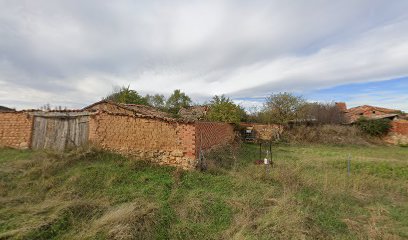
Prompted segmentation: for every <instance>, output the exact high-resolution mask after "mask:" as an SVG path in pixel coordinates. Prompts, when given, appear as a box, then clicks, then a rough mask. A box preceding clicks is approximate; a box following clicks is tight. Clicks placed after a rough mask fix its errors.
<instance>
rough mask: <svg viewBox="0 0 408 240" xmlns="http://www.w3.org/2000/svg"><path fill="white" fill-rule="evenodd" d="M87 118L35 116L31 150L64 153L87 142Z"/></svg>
mask: <svg viewBox="0 0 408 240" xmlns="http://www.w3.org/2000/svg"><path fill="white" fill-rule="evenodd" d="M88 129H89V117H88V116H75V117H54V116H52V117H50V116H35V117H34V126H33V137H32V145H31V147H32V148H33V149H52V150H56V151H64V150H66V149H71V148H75V147H79V146H83V145H84V144H86V143H87V142H88Z"/></svg>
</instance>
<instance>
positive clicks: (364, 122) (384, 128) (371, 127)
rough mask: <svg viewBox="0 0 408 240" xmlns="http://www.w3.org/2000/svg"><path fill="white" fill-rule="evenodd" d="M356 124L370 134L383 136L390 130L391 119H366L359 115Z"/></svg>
mask: <svg viewBox="0 0 408 240" xmlns="http://www.w3.org/2000/svg"><path fill="white" fill-rule="evenodd" d="M357 126H358V127H359V128H360V129H361V130H362V131H363V132H365V133H367V134H369V135H371V136H377V137H378V136H383V135H386V134H387V133H388V132H389V131H390V130H391V127H392V126H391V120H389V119H374V120H371V119H367V118H364V117H361V118H360V119H358V121H357Z"/></svg>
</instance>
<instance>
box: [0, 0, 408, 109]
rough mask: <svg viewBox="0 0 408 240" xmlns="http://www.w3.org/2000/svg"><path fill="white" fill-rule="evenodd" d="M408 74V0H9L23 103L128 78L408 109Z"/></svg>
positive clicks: (7, 79) (6, 17) (2, 34)
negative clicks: (295, 94) (397, 86)
mask: <svg viewBox="0 0 408 240" xmlns="http://www.w3.org/2000/svg"><path fill="white" fill-rule="evenodd" d="M407 76H408V1H406V0H400V1H398V0H381V1H380V0H342V1H332V0H327V1H323V0H320V1H317V0H316V1H313V0H308V1H304V0H299V1H295V0H293V1H281V0H280V1H273V0H265V1H257V0H255V1H254V0H251V1H240V0H237V1H221V0H215V1H210V0H205V1H193V0H189V1H177V0H174V1H153V0H149V1H134V0H129V1H119V0H115V1H100V0H77V1H75V0H61V1H58V0H27V1H23V0H0V105H6V106H10V107H17V108H19V109H21V108H36V107H39V106H41V105H43V104H45V103H50V104H51V105H62V106H67V107H71V108H75V107H82V106H85V105H87V104H89V103H91V102H94V101H97V100H100V99H101V97H102V96H105V95H106V94H108V93H109V92H110V91H111V90H112V87H113V86H117V85H129V84H130V86H131V88H133V89H135V90H137V91H139V92H140V93H143V94H145V93H163V94H168V93H170V92H171V91H172V90H174V89H181V90H182V91H185V92H186V93H187V94H189V95H191V96H192V97H193V99H194V100H195V101H197V102H200V101H204V100H205V99H207V98H209V97H210V96H212V95H214V94H226V95H228V96H230V97H232V98H233V99H235V100H236V101H237V102H240V103H242V104H243V105H245V106H251V104H254V105H257V104H258V105H259V103H261V102H262V99H263V98H264V97H265V96H267V95H268V94H270V93H272V92H279V91H290V92H296V93H298V94H302V95H305V96H307V97H308V98H310V99H311V100H316V101H331V100H334V101H343V100H349V101H350V104H351V105H359V104H366V103H368V104H376V105H379V106H385V107H395V108H400V109H403V110H406V111H407V110H408V88H407V87H408V84H407V82H408V78H406V77H407ZM397 83H398V84H400V86H403V87H404V86H405V87H406V88H405V89H401V88H397V89H396V88H395V84H397ZM370 84H374V85H370ZM376 84H377V85H376ZM378 84H380V85H381V86H382V87H381V88H378V87H375V86H378ZM347 86H350V88H347ZM344 87H346V88H344ZM336 89H340V90H341V89H342V91H337V90H336ZM348 89H350V91H348ZM384 99H388V101H385V100H384Z"/></svg>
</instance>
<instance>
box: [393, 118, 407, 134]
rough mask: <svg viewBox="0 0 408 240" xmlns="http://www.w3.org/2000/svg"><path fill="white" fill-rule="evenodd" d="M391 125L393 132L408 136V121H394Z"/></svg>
mask: <svg viewBox="0 0 408 240" xmlns="http://www.w3.org/2000/svg"><path fill="white" fill-rule="evenodd" d="M391 124H392V129H391V132H393V133H397V134H401V135H407V136H408V121H407V120H397V121H392V122H391Z"/></svg>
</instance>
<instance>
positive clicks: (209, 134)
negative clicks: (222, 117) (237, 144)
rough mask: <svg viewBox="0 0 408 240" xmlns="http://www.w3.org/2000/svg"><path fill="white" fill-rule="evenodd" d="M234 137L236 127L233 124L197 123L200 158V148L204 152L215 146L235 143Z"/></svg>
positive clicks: (196, 141) (196, 131)
mask: <svg viewBox="0 0 408 240" xmlns="http://www.w3.org/2000/svg"><path fill="white" fill-rule="evenodd" d="M234 137H235V132H234V127H233V126H232V125H231V124H228V123H219V122H196V123H195V139H196V140H195V145H196V154H197V156H198V151H199V150H200V147H201V149H202V150H208V149H211V148H212V147H214V146H219V145H224V144H227V143H229V142H231V141H233V140H234Z"/></svg>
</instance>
